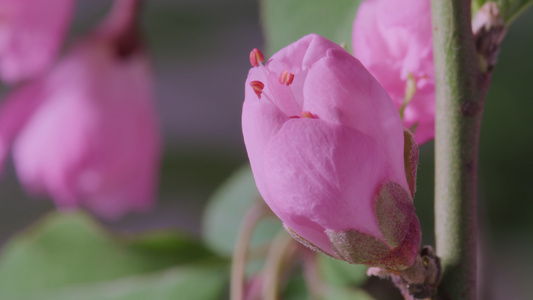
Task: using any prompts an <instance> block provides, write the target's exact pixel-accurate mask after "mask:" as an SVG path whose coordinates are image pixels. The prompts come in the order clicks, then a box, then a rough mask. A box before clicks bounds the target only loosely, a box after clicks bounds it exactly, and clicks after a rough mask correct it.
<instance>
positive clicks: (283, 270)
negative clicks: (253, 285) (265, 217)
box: [261, 230, 298, 300]
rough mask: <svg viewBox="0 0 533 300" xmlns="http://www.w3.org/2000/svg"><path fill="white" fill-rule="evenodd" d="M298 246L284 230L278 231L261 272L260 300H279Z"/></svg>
mask: <svg viewBox="0 0 533 300" xmlns="http://www.w3.org/2000/svg"><path fill="white" fill-rule="evenodd" d="M297 246H298V244H297V243H296V241H295V240H294V239H293V238H292V237H290V236H289V235H288V234H287V232H285V230H283V231H280V233H279V234H278V235H277V236H276V238H275V239H274V241H273V242H272V244H271V246H270V249H269V253H268V256H267V258H266V261H265V268H264V271H263V289H262V296H263V297H262V298H261V299H264V300H277V299H280V295H281V292H282V290H283V289H282V282H283V281H284V279H286V278H284V277H286V275H287V273H288V272H287V271H288V270H290V269H291V268H292V267H293V265H294V259H293V256H294V255H295V254H296V253H297V252H296V249H297V248H296V247H297Z"/></svg>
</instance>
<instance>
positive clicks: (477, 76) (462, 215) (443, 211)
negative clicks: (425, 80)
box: [431, 0, 489, 300]
mask: <svg viewBox="0 0 533 300" xmlns="http://www.w3.org/2000/svg"><path fill="white" fill-rule="evenodd" d="M431 5H432V17H433V25H432V26H433V40H434V41H433V42H434V56H435V85H436V120H435V170H436V173H435V233H436V249H437V255H438V256H439V257H440V258H441V259H442V267H443V277H442V283H441V286H440V287H439V294H438V299H450V300H451V299H453V300H461V299H468V300H473V299H476V268H477V266H476V260H477V244H476V239H477V217H476V214H477V165H478V140H479V129H480V125H481V117H482V112H483V105H484V99H485V95H486V91H487V89H488V85H489V75H483V74H482V73H481V71H480V68H479V65H478V57H477V53H476V48H475V43H474V37H473V34H472V25H471V13H470V1H469V0H431Z"/></svg>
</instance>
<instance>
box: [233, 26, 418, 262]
mask: <svg viewBox="0 0 533 300" xmlns="http://www.w3.org/2000/svg"><path fill="white" fill-rule="evenodd" d="M242 127H243V134H244V141H245V144H246V148H247V151H248V156H249V159H250V163H251V166H252V171H253V173H254V177H255V181H256V184H257V187H258V189H259V191H260V193H261V195H262V196H263V198H264V199H265V201H266V203H267V204H268V205H269V206H270V208H271V209H272V210H273V211H274V213H276V215H277V216H278V217H279V218H280V219H281V220H282V221H283V222H284V224H285V227H286V228H287V231H289V233H291V234H292V235H293V237H295V238H296V239H298V240H299V241H300V242H302V243H303V244H305V245H307V246H309V247H311V248H313V249H315V250H317V251H321V252H324V253H326V254H328V255H330V256H333V257H336V258H339V259H343V260H346V261H348V262H351V263H364V264H369V265H376V266H387V267H389V268H404V267H406V266H407V265H409V264H411V263H412V262H413V260H414V258H415V256H416V252H417V250H418V246H419V243H420V228H419V223H418V219H417V217H416V215H415V214H414V206H413V202H412V199H411V195H410V194H409V192H408V191H409V186H408V183H407V180H406V173H405V170H404V152H403V149H404V135H403V126H402V123H401V120H400V116H399V113H398V110H397V109H396V107H395V105H394V103H393V102H392V101H391V99H390V98H389V96H388V95H387V93H386V91H385V90H383V88H382V87H381V86H380V85H379V83H378V82H377V81H376V80H375V79H374V78H373V77H372V76H371V75H370V74H369V73H368V72H367V71H366V70H365V68H364V67H363V66H362V65H361V63H360V62H359V61H358V60H357V59H355V58H354V57H353V56H351V55H350V54H348V53H347V52H346V51H345V50H344V49H342V48H341V47H340V46H339V45H337V44H335V43H333V42H331V41H329V40H327V39H325V38H323V37H321V36H319V35H316V34H311V35H308V36H305V37H304V38H302V39H300V40H298V41H297V42H294V43H293V44H291V45H289V46H287V47H286V48H284V49H282V50H280V51H279V52H278V53H276V54H275V55H274V56H272V58H271V59H270V60H269V61H268V62H267V63H266V64H265V65H264V66H263V65H262V64H259V65H258V66H257V67H253V68H252V69H251V70H250V72H249V73H248V78H247V80H246V85H245V101H244V105H243V115H242ZM387 195H388V196H387ZM390 195H392V196H390ZM392 231H394V233H391V232H392Z"/></svg>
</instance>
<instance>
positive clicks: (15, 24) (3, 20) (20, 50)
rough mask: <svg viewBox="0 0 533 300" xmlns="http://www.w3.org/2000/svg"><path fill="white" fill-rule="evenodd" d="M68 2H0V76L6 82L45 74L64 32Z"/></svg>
mask: <svg viewBox="0 0 533 300" xmlns="http://www.w3.org/2000/svg"><path fill="white" fill-rule="evenodd" d="M73 8H74V2H73V1H72V0H46V1H34V0H0V75H1V77H2V79H3V80H5V81H7V82H15V81H18V80H21V79H27V78H30V77H33V76H35V75H37V74H40V73H42V72H43V71H44V70H46V69H47V68H48V67H49V66H50V64H51V63H52V61H53V60H54V59H55V57H56V55H57V53H58V51H59V49H60V47H61V44H62V42H63V38H64V36H65V33H66V31H67V29H68V25H69V23H70V20H71V17H72V12H73Z"/></svg>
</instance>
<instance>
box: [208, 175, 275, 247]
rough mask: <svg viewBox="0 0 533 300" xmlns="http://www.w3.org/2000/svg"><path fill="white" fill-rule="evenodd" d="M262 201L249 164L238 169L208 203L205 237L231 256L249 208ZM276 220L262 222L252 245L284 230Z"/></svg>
mask: <svg viewBox="0 0 533 300" xmlns="http://www.w3.org/2000/svg"><path fill="white" fill-rule="evenodd" d="M257 201H263V200H262V199H261V195H260V194H259V192H258V191H257V187H256V186H255V181H254V178H253V175H252V171H251V169H250V166H249V165H246V166H243V167H242V168H240V169H239V170H237V171H236V172H235V173H234V174H233V175H232V176H231V177H230V178H229V179H228V180H227V181H226V182H225V183H223V184H222V186H220V187H219V188H218V190H217V191H216V192H215V193H214V194H213V196H212V197H211V199H210V200H209V203H208V204H207V207H206V210H205V214H204V230H203V232H204V239H205V241H206V244H207V245H208V246H209V247H210V248H211V249H212V250H214V251H215V252H216V253H218V254H221V255H223V256H227V257H229V256H231V255H232V253H233V248H234V246H235V243H236V241H237V234H238V232H239V228H240V227H241V223H242V219H243V217H244V215H245V214H246V212H247V210H248V209H249V208H250V207H251V206H253V205H254V203H256V202H257ZM281 228H282V227H281V222H280V221H279V220H277V219H270V218H268V219H264V220H262V221H260V223H259V224H258V225H257V228H256V230H255V232H254V235H253V236H252V241H251V247H252V248H256V247H261V246H264V245H266V243H268V242H269V241H270V240H272V239H273V238H274V236H275V235H276V233H277V232H278V231H279V230H280V229H281Z"/></svg>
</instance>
